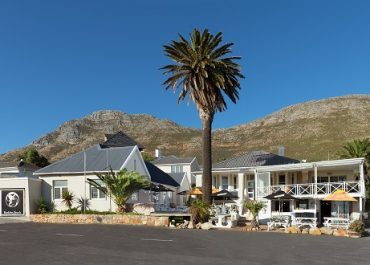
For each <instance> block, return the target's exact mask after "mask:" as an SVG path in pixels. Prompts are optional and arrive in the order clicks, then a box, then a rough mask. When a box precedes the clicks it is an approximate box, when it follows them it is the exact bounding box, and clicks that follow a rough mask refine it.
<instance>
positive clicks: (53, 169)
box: [35, 144, 135, 175]
mask: <svg viewBox="0 0 370 265" xmlns="http://www.w3.org/2000/svg"><path fill="white" fill-rule="evenodd" d="M134 148H135V146H127V147H114V148H104V149H102V148H101V147H100V145H99V144H97V145H94V146H92V147H90V148H88V149H86V150H84V151H81V152H79V153H76V154H74V155H71V156H69V157H67V158H65V159H63V160H60V161H58V162H55V163H53V164H51V165H49V166H46V167H44V168H42V169H40V170H37V171H36V172H35V175H37V174H58V173H83V172H84V171H85V170H84V156H85V155H84V153H85V154H86V172H99V171H106V170H109V169H110V168H112V170H114V171H116V170H120V169H121V167H122V165H123V164H124V162H125V161H126V160H127V158H128V156H129V155H130V154H131V152H132V150H133V149H134Z"/></svg>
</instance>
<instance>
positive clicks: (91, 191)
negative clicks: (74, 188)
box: [89, 179, 107, 200]
mask: <svg viewBox="0 0 370 265" xmlns="http://www.w3.org/2000/svg"><path fill="white" fill-rule="evenodd" d="M94 181H97V182H99V179H94ZM93 189H96V191H97V195H98V196H97V197H96V198H93V196H92V195H93ZM89 191H90V199H91V200H102V199H106V198H107V194H105V192H103V191H101V190H99V189H98V188H96V187H94V186H93V185H91V184H90V189H89Z"/></svg>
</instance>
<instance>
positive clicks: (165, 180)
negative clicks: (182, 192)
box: [145, 161, 180, 187]
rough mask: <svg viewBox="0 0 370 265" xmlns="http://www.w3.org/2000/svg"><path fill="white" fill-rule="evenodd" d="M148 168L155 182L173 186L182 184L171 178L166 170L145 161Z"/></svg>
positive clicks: (151, 178)
mask: <svg viewBox="0 0 370 265" xmlns="http://www.w3.org/2000/svg"><path fill="white" fill-rule="evenodd" d="M145 165H146V168H147V169H148V171H149V174H150V180H151V181H152V182H155V183H159V184H164V185H169V186H173V187H178V186H180V184H178V183H177V182H176V181H175V180H174V179H173V178H171V176H170V175H168V174H167V173H165V172H164V171H162V170H160V169H159V168H157V167H156V166H155V165H153V164H152V163H150V162H148V161H145Z"/></svg>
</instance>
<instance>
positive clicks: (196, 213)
mask: <svg viewBox="0 0 370 265" xmlns="http://www.w3.org/2000/svg"><path fill="white" fill-rule="evenodd" d="M209 210H210V206H209V205H208V204H207V203H205V202H203V201H201V200H195V201H193V202H192V203H191V205H190V207H189V212H190V213H191V215H192V217H193V221H194V222H195V223H205V222H208V219H209V217H210V212H209Z"/></svg>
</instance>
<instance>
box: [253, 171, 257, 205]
mask: <svg viewBox="0 0 370 265" xmlns="http://www.w3.org/2000/svg"><path fill="white" fill-rule="evenodd" d="M257 196H258V190H257V170H254V196H253V197H254V200H257Z"/></svg>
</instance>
